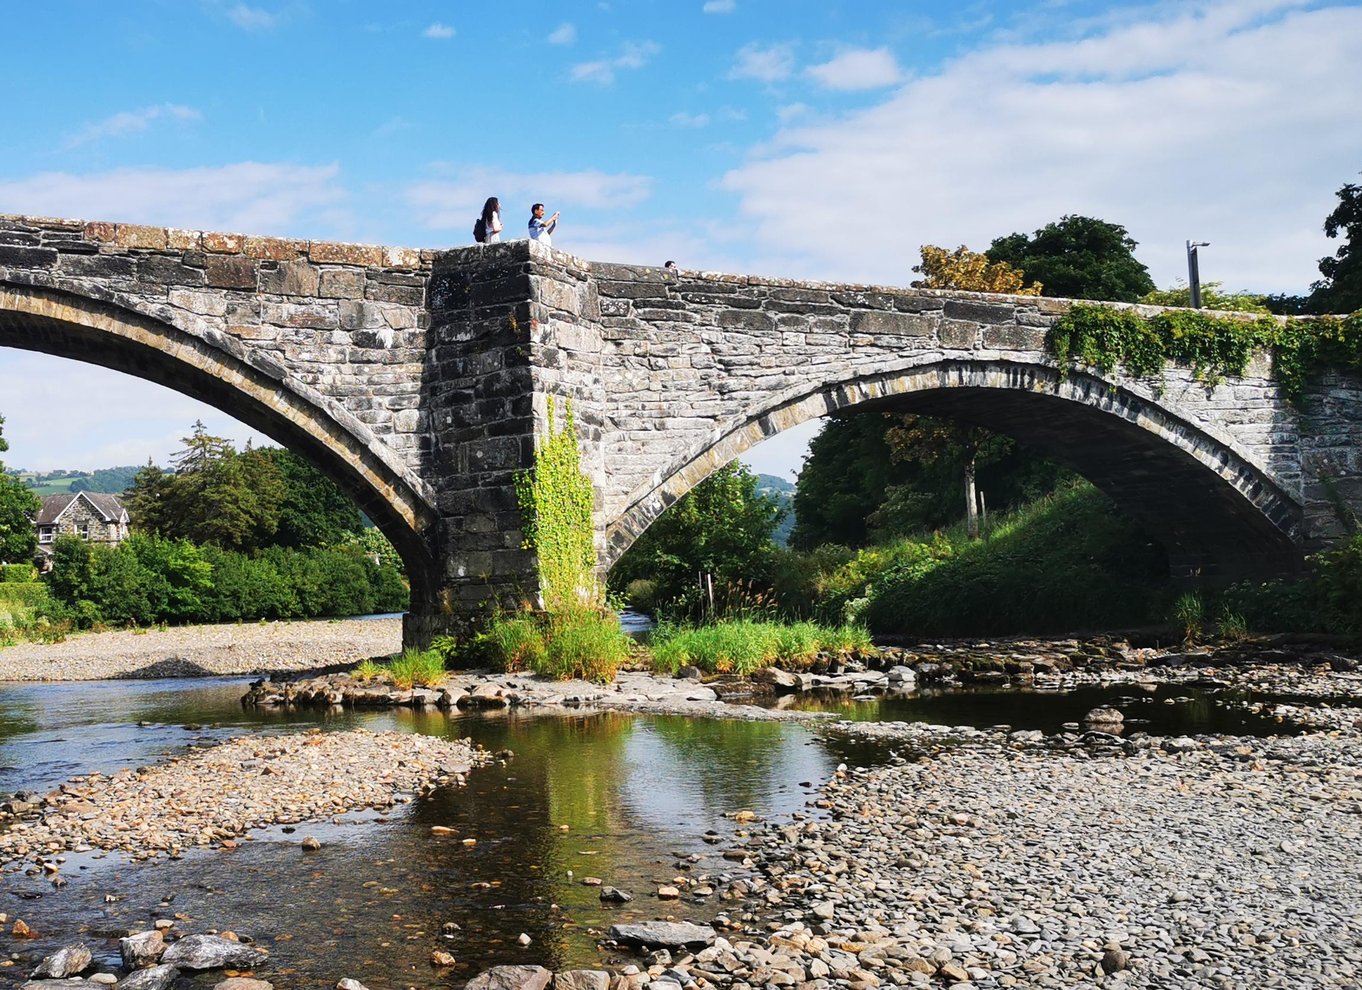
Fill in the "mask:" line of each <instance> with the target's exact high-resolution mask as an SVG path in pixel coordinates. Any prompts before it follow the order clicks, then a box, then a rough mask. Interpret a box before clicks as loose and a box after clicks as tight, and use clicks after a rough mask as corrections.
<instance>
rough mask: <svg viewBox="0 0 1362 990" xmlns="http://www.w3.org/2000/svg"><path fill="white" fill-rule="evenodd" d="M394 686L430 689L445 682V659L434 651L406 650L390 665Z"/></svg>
mask: <svg viewBox="0 0 1362 990" xmlns="http://www.w3.org/2000/svg"><path fill="white" fill-rule="evenodd" d="M388 674H389V675H390V676H391V677H392V679H393V684H394V685H396V686H397V687H399V688H402V689H404V690H405V689H407V688H411V687H414V686H416V685H420V686H421V687H430V686H432V685H435V684H439V683H440V682H441V681H442V680H444V676H445V662H444V658H443V657H441V656H439V654H437V653H435V652H434V651H432V650H414V649H410V648H408V649H406V650H403V651H402V655H401V656H399V657H394V658H393V661H392V663H390V664H389V665H388Z"/></svg>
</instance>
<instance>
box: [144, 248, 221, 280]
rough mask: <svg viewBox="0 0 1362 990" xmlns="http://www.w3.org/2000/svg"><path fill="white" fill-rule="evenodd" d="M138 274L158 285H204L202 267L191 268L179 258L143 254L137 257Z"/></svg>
mask: <svg viewBox="0 0 1362 990" xmlns="http://www.w3.org/2000/svg"><path fill="white" fill-rule="evenodd" d="M137 275H138V277H139V278H140V279H141V280H142V281H144V282H155V283H157V284H158V285H203V284H204V271H203V269H202V268H190V267H189V266H187V265H185V264H184V262H183V261H181V260H180V259H179V258H173V257H166V256H164V255H156V254H150V255H143V256H141V257H139V258H138V259H137Z"/></svg>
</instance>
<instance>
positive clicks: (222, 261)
mask: <svg viewBox="0 0 1362 990" xmlns="http://www.w3.org/2000/svg"><path fill="white" fill-rule="evenodd" d="M204 274H205V277H206V280H207V283H208V284H209V285H211V286H213V287H214V288H218V289H252V290H254V289H255V279H256V265H255V262H254V261H252V260H251V259H250V258H243V257H240V256H238V255H221V256H218V255H209V256H208V257H207V258H206V259H205V264H204Z"/></svg>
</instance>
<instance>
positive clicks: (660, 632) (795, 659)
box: [649, 619, 873, 675]
mask: <svg viewBox="0 0 1362 990" xmlns="http://www.w3.org/2000/svg"><path fill="white" fill-rule="evenodd" d="M869 649H873V647H872V646H871V643H870V634H869V633H868V632H866V630H865V629H864V628H859V627H855V626H839V627H828V626H820V625H816V624H815V623H812V622H798V623H793V624H789V625H786V624H782V623H777V622H761V621H755V620H752V619H731V620H725V621H722V622H716V623H713V624H711V625H706V626H679V625H671V624H668V623H664V624H662V625H659V626H658V627H657V628H656V629H654V630H653V634H652V636H651V637H650V640H649V652H650V653H651V655H652V665H653V669H654V670H657V671H659V672H664V673H669V674H675V673H676V672H677V671H678V670H680V669H681V668H682V667H684V666H690V665H694V666H696V667H699V668H700V669H702V670H705V671H708V672H710V673H718V674H724V673H734V674H741V675H747V674H751V673H752V672H753V671H756V670H760V669H761V668H762V667H770V666H773V665H779V666H782V667H785V668H788V669H791V670H802V669H807V668H808V667H809V666H811V665H812V663H813V661H814V660H815V659H816V658H817V657H818V655H819V654H826V653H845V652H850V651H852V650H862V651H864V650H869Z"/></svg>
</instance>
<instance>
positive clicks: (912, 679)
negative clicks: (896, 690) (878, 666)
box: [887, 665, 917, 684]
mask: <svg viewBox="0 0 1362 990" xmlns="http://www.w3.org/2000/svg"><path fill="white" fill-rule="evenodd" d="M887 677H888V680H889V683H890V684H916V683H917V674H915V673H914V672H913V668H912V667H904V666H902V665H899V666H897V667H890V668H889V673H888V675H887Z"/></svg>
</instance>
